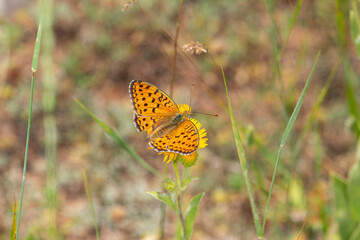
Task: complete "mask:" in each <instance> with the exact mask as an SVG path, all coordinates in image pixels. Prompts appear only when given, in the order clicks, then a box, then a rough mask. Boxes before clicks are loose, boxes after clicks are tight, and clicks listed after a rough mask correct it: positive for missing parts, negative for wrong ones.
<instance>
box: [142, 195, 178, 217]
mask: <svg viewBox="0 0 360 240" xmlns="http://www.w3.org/2000/svg"><path fill="white" fill-rule="evenodd" d="M146 193H147V194H150V195H151V196H153V197H154V198H156V199H157V200H159V201H161V202H163V203H165V204H167V205H168V206H169V207H171V208H172V209H173V210H174V212H175V213H176V214H177V213H178V209H177V207H176V204H175V203H174V202H173V200H172V199H171V195H170V194H168V193H163V192H146Z"/></svg>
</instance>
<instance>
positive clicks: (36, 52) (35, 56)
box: [16, 1, 44, 239]
mask: <svg viewBox="0 0 360 240" xmlns="http://www.w3.org/2000/svg"><path fill="white" fill-rule="evenodd" d="M43 16H44V1H42V7H41V16H40V21H39V26H38V31H37V34H36V40H35V47H34V54H33V59H32V66H31V70H32V78H31V87H30V106H29V117H28V127H27V133H26V144H25V157H24V168H23V178H22V184H21V194H20V205H19V212H18V216H17V224H16V229H17V231H16V239H19V230H20V219H21V210H22V204H23V199H24V189H25V176H26V166H27V159H28V151H29V139H30V128H31V115H32V106H33V98H34V82H35V72H36V70H37V66H38V61H39V54H40V42H41V33H42V21H43Z"/></svg>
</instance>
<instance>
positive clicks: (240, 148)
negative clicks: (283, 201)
mask: <svg viewBox="0 0 360 240" xmlns="http://www.w3.org/2000/svg"><path fill="white" fill-rule="evenodd" d="M221 72H222V75H223V79H224V84H225V90H226V96H227V100H228V106H229V115H230V118H231V123H232V127H233V132H234V138H235V144H236V149H237V152H238V156H239V161H240V165H241V170H242V172H243V175H244V178H245V185H246V189H247V192H248V195H249V201H250V206H251V211H252V214H253V217H254V224H255V228H256V232H257V234H258V236H259V234H260V230H261V225H260V219H259V214H258V211H257V207H256V204H255V200H254V196H253V191H252V189H251V183H250V180H249V176H248V170H247V164H246V157H245V151H244V147H243V145H242V142H241V137H240V131H239V127H238V125H237V124H236V121H235V116H234V113H233V110H232V106H231V101H230V96H229V91H228V88H227V85H226V79H225V73H224V69H223V68H221Z"/></svg>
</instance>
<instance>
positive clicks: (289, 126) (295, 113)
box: [260, 53, 320, 239]
mask: <svg viewBox="0 0 360 240" xmlns="http://www.w3.org/2000/svg"><path fill="white" fill-rule="evenodd" d="M319 56H320V53H318V54H317V56H316V59H315V62H314V64H313V67H312V69H311V72H310V75H309V77H308V79H307V81H306V84H305V86H304V89H303V91H302V92H301V95H300V97H299V100H298V102H297V104H296V106H295V108H294V111H293V113H292V114H291V117H290V119H289V122H288V124H287V126H286V128H285V131H284V135H283V137H282V139H281V143H280V148H279V151H278V155H277V158H276V162H275V168H274V173H273V177H272V180H271V185H270V190H269V196H268V199H267V203H266V208H265V213H264V220H263V224H262V229H261V234H260V238H261V239H262V237H263V235H264V231H265V224H266V217H267V213H268V210H269V205H270V199H271V194H272V191H273V187H274V182H275V177H276V172H277V168H278V166H279V162H280V156H281V152H282V149H283V147H284V146H285V143H286V139H287V138H288V136H289V134H290V132H291V129H292V127H293V125H294V123H295V120H296V118H297V116H298V114H299V111H300V109H301V105H302V102H303V100H304V97H305V94H306V92H307V89H308V87H309V84H310V80H311V78H312V75H313V72H314V70H315V67H316V63H317V61H318V59H319Z"/></svg>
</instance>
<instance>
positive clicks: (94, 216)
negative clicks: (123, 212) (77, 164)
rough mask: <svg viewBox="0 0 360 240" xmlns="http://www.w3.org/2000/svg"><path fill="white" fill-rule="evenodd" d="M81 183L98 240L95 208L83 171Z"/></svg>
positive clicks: (98, 239)
mask: <svg viewBox="0 0 360 240" xmlns="http://www.w3.org/2000/svg"><path fill="white" fill-rule="evenodd" d="M83 181H84V186H85V190H86V195H87V197H88V201H89V204H90V210H91V216H92V218H93V222H94V227H95V233H96V239H97V240H100V234H99V227H98V223H97V219H96V214H95V208H94V204H93V201H92V197H91V192H90V188H89V184H88V181H87V177H86V172H85V171H83Z"/></svg>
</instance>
